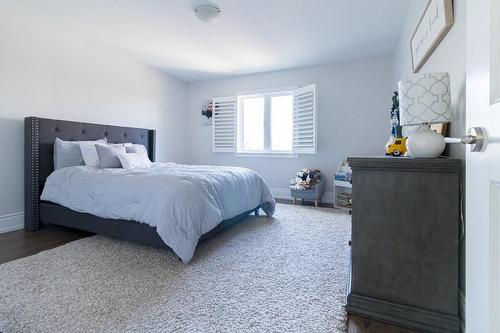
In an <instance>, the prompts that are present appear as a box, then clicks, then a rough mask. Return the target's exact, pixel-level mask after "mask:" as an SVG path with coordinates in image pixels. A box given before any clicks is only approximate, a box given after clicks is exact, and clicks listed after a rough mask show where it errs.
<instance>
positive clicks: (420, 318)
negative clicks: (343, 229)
mask: <svg viewBox="0 0 500 333" xmlns="http://www.w3.org/2000/svg"><path fill="white" fill-rule="evenodd" d="M348 161H349V163H350V166H351V168H352V170H353V178H352V184H353V189H352V191H353V207H352V243H351V255H352V257H351V259H352V260H351V263H352V264H351V274H350V276H351V281H350V291H349V294H348V297H347V312H349V313H353V314H357V315H361V316H364V317H368V318H372V319H376V320H380V321H385V322H390V323H393V324H396V325H400V326H403V327H408V328H412V329H415V330H418V331H422V332H459V331H460V329H459V318H458V278H459V248H458V244H459V224H460V205H461V203H460V202H461V198H460V193H461V185H460V179H461V174H462V171H461V169H462V161H461V160H458V159H448V158H436V159H410V158H392V157H380V158H376V157H375V158H365V157H351V158H348Z"/></svg>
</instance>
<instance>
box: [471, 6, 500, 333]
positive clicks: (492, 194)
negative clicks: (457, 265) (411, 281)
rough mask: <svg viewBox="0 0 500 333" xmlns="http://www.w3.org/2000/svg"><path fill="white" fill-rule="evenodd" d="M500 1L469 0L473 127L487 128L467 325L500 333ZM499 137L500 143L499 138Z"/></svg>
mask: <svg viewBox="0 0 500 333" xmlns="http://www.w3.org/2000/svg"><path fill="white" fill-rule="evenodd" d="M499 48H500V0H468V1H467V119H466V123H467V127H472V126H479V127H484V128H485V129H486V133H487V141H489V142H488V143H487V145H486V147H485V148H483V151H482V152H470V151H467V156H466V159H467V162H466V173H467V183H466V322H465V325H466V330H467V332H470V333H483V332H484V333H486V332H488V333H499V332H500V292H499V291H500V143H498V141H499V138H500V52H499ZM495 141H497V142H495Z"/></svg>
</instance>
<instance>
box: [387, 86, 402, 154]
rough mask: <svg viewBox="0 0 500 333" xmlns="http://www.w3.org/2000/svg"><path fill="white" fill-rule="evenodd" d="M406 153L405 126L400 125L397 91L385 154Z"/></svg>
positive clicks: (393, 101)
mask: <svg viewBox="0 0 500 333" xmlns="http://www.w3.org/2000/svg"><path fill="white" fill-rule="evenodd" d="M405 153H406V138H405V137H403V128H402V127H401V125H399V94H398V92H397V91H395V92H394V95H393V96H392V107H391V136H390V138H389V142H387V144H386V145H385V154H386V155H392V156H395V157H399V156H402V155H404V154H405Z"/></svg>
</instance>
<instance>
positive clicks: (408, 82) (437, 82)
mask: <svg viewBox="0 0 500 333" xmlns="http://www.w3.org/2000/svg"><path fill="white" fill-rule="evenodd" d="M450 104H451V98H450V75H449V74H448V73H428V74H421V75H417V76H413V77H412V78H409V79H405V80H402V81H399V110H400V117H401V122H400V124H401V126H419V127H418V128H417V129H416V130H415V132H413V133H412V134H410V135H409V136H408V140H407V141H406V148H407V150H408V153H409V155H410V156H412V157H438V156H440V155H441V153H442V152H443V150H444V147H445V145H446V144H445V140H444V137H443V136H442V135H441V134H439V133H437V132H435V131H433V130H431V129H430V127H429V125H431V124H440V123H448V122H450V121H451V120H452V116H451V105H450Z"/></svg>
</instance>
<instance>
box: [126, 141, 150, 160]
mask: <svg viewBox="0 0 500 333" xmlns="http://www.w3.org/2000/svg"><path fill="white" fill-rule="evenodd" d="M125 149H127V153H141V154H144V155H146V157H147V156H148V150H147V149H146V147H144V145H141V144H135V143H131V144H126V145H125Z"/></svg>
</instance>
